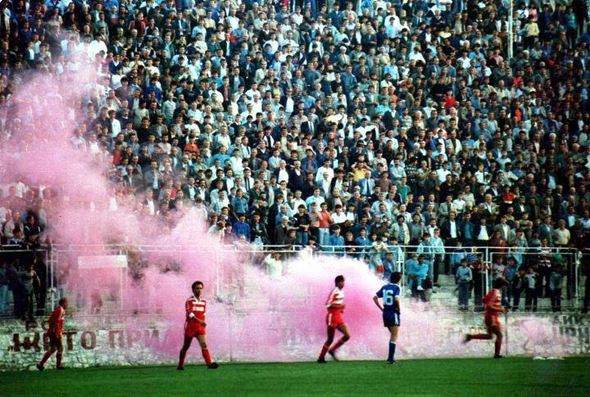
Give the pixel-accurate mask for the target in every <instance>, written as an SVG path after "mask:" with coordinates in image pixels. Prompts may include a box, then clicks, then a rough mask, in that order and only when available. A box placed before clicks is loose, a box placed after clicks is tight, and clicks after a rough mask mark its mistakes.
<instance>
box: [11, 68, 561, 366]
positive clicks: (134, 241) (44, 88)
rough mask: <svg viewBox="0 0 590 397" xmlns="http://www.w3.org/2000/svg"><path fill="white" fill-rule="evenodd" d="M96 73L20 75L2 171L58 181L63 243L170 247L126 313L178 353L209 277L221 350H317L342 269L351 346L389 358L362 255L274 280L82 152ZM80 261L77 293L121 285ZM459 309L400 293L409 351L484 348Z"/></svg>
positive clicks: (132, 294)
mask: <svg viewBox="0 0 590 397" xmlns="http://www.w3.org/2000/svg"><path fill="white" fill-rule="evenodd" d="M94 81H96V76H95V74H94V73H93V72H92V71H89V70H86V71H85V72H80V73H77V74H69V75H68V76H67V77H62V78H55V79H47V78H46V77H44V76H40V75H38V76H34V77H32V78H30V79H29V80H28V81H23V83H22V84H21V85H20V86H19V87H18V88H17V91H16V92H15V94H14V95H13V97H12V98H11V102H12V106H13V108H12V110H11V115H12V117H11V118H10V119H9V123H10V124H13V125H20V127H19V128H16V131H15V133H14V135H13V136H12V137H11V138H10V139H8V140H6V141H4V142H2V146H3V147H2V151H1V153H0V169H1V170H2V172H3V175H2V178H3V180H4V181H5V182H7V181H13V180H15V179H21V180H22V181H23V182H25V183H26V184H27V185H29V186H39V185H42V186H48V187H50V190H49V191H47V192H46V194H45V195H44V207H45V209H46V211H47V214H48V215H47V218H48V226H49V234H50V236H51V239H52V240H54V241H56V242H59V243H61V244H85V247H84V248H83V249H81V250H80V251H79V253H80V254H83V255H104V254H105V252H106V251H105V249H104V248H103V247H102V246H104V245H105V244H112V243H116V244H128V245H129V246H136V247H137V246H144V247H147V246H160V247H168V248H167V249H163V250H161V251H160V252H157V250H156V251H153V252H152V251H150V252H144V253H143V256H142V259H143V260H145V261H146V262H147V266H146V267H145V268H144V269H143V272H142V273H143V277H142V279H141V281H139V282H131V281H129V283H128V285H127V286H125V288H124V296H123V298H124V307H123V309H124V312H125V313H131V312H137V313H143V312H147V313H151V314H152V315H151V316H147V317H141V319H139V318H140V317H137V318H134V317H133V316H128V317H124V320H123V321H125V322H126V323H127V327H128V328H129V329H134V328H137V327H139V328H141V327H145V326H148V325H149V324H152V323H154V322H158V323H159V324H160V326H161V327H163V329H164V332H163V335H164V336H165V338H163V339H164V340H163V342H162V343H161V344H160V345H159V346H157V347H155V350H156V351H157V352H158V353H160V354H162V357H163V358H164V359H166V360H170V361H171V360H173V359H174V358H175V357H176V356H177V353H178V350H179V348H180V345H181V340H182V334H183V323H184V301H185V300H186V299H187V298H188V297H189V296H190V295H191V292H190V285H191V283H192V282H193V281H194V280H196V279H200V280H202V281H204V282H205V284H206V290H205V298H206V299H208V301H209V307H208V318H207V322H208V338H209V346H210V349H211V352H212V354H213V356H214V357H216V358H218V359H225V360H227V359H230V358H231V359H234V360H249V361H295V360H308V359H313V358H314V357H316V355H317V353H318V352H319V349H320V347H321V344H322V343H323V341H324V338H325V332H326V330H325V321H324V318H325V308H324V302H325V299H326V297H327V295H328V293H329V292H330V289H331V288H333V285H334V283H333V280H334V277H335V276H336V275H338V274H343V275H344V276H345V277H346V279H347V281H346V287H345V296H346V298H345V303H346V305H347V307H346V311H345V319H346V321H347V323H348V325H349V328H350V330H351V334H352V339H351V340H350V341H349V342H348V343H347V344H346V345H345V347H344V348H343V350H342V355H343V356H344V357H346V358H358V359H380V358H384V357H385V356H386V352H387V347H388V346H387V341H388V332H387V330H386V329H385V328H383V327H382V323H381V314H380V312H379V311H378V309H377V308H376V307H375V305H374V304H373V302H372V296H373V295H374V293H375V292H376V291H377V290H378V289H379V287H380V286H381V284H382V280H379V279H378V278H377V277H376V276H375V275H373V274H372V273H371V272H370V271H369V270H368V269H367V267H366V266H365V265H364V264H363V263H361V262H359V261H356V260H353V259H347V258H338V257H330V256H321V257H311V256H309V255H306V254H302V255H300V256H298V257H294V258H292V259H291V260H289V261H288V262H287V263H286V268H287V269H286V274H285V275H284V277H283V278H281V279H278V280H277V279H271V278H270V277H268V276H267V275H266V273H265V272H264V271H262V270H261V268H260V266H256V265H252V264H250V263H246V262H245V261H244V259H243V257H241V256H239V255H237V254H235V253H234V252H228V251H227V250H225V249H223V247H222V246H221V245H220V243H219V242H218V241H216V240H215V239H213V238H212V237H211V236H209V235H207V234H206V233H205V225H204V222H203V220H202V219H201V218H199V216H198V215H197V214H196V213H195V212H190V211H189V212H188V213H187V214H186V215H185V216H184V217H183V218H182V219H181V220H180V221H179V222H178V223H177V224H176V226H175V227H174V228H173V229H171V230H170V229H169V228H168V227H166V226H164V225H162V224H160V223H158V221H157V220H154V219H151V218H147V217H144V216H142V214H141V213H138V212H136V211H135V209H134V208H133V206H132V205H130V204H129V200H128V199H126V198H125V197H124V196H121V195H120V194H118V193H117V192H115V191H114V190H113V189H112V188H111V187H110V186H109V184H108V181H107V177H106V172H107V170H108V169H109V168H110V164H111V160H112V159H111V158H110V155H108V154H106V153H104V154H103V153H102V152H100V151H99V152H97V153H94V154H91V153H89V152H87V151H81V150H79V149H77V148H75V147H74V146H73V145H72V144H71V143H70V138H71V136H72V134H73V131H74V130H75V129H76V128H78V127H79V125H78V124H77V120H82V119H83V117H82V114H81V112H82V110H81V109H82V105H83V104H84V103H86V102H87V101H88V99H89V98H90V97H91V96H93V95H94V94H93V91H96V90H101V89H103V87H98V86H96V84H94V83H93V82H94ZM41 94H42V95H41ZM17 118H18V119H17ZM115 197H116V205H114V202H113V200H114V198H115ZM178 247H184V248H178ZM186 247H189V248H186ZM73 257H74V256H72V258H73ZM64 258H67V256H64ZM72 258H70V259H72ZM173 263H174V264H176V265H178V269H177V270H170V269H169V267H173V266H172V264H173ZM74 264H75V262H74V259H72V260H70V261H67V260H64V261H62V262H60V266H61V268H60V269H58V273H59V274H60V277H61V278H62V279H61V281H62V282H64V283H65V286H66V291H67V293H68V294H69V295H70V296H72V297H74V296H84V297H86V300H85V301H86V302H87V301H88V296H89V295H91V294H92V292H93V291H94V290H97V289H103V288H109V284H110V285H111V287H112V285H113V284H115V283H116V281H117V277H116V274H114V273H113V271H112V270H105V271H98V270H94V271H91V272H85V273H84V272H82V273H78V272H76V271H74V270H73V268H74ZM257 265H259V264H257ZM164 268H167V270H166V271H164V270H163V269H164ZM242 276H245V277H246V282H245V284H246V286H245V291H244V294H242V296H240V294H234V295H236V296H235V297H234V298H233V299H230V293H229V292H227V291H229V290H230V288H229V285H230V284H231V283H235V281H236V280H237V278H240V277H242ZM216 287H220V288H216ZM216 292H219V296H215V295H216ZM230 300H231V304H230ZM453 304H454V302H453ZM451 305H452V304H451ZM81 312H82V311H81ZM460 316H463V315H462V314H461V315H460V314H457V313H452V312H450V311H446V312H444V313H437V312H435V311H434V309H429V308H428V307H427V306H424V305H422V304H413V305H410V304H408V302H407V301H406V300H403V301H402V315H401V319H402V331H401V332H400V339H399V341H398V345H399V350H398V351H399V352H400V354H399V356H400V358H404V357H432V356H462V355H482V354H486V355H487V354H488V353H489V352H490V351H491V344H486V343H480V344H476V343H473V344H471V345H469V346H468V348H466V347H465V346H464V345H462V343H461V332H460V331H461V330H459V331H457V329H456V327H454V328H453V326H452V325H450V324H456V323H457V322H458V321H460ZM146 318H149V320H146ZM148 323H149V324H148ZM525 325H526V326H524V327H522V329H521V330H519V331H518V332H515V334H518V335H519V336H516V335H515V336H514V337H515V338H516V339H518V338H521V339H522V340H524V339H526V340H527V341H528V350H526V349H525V350H524V353H528V354H536V352H537V350H535V349H537V348H539V349H540V350H538V351H543V346H545V345H549V344H553V346H552V350H551V352H552V353H554V355H560V354H563V352H565V345H566V343H567V341H566V340H558V341H557V342H558V343H557V345H558V346H557V347H555V341H553V342H551V341H550V340H549V339H550V338H547V335H548V334H551V333H552V328H551V324H550V323H549V322H546V321H542V320H537V319H534V318H530V319H527V320H526V324H525ZM467 330H468V329H465V330H464V331H467ZM560 343H561V344H560ZM521 344H522V343H521ZM195 345H196V343H195ZM522 345H523V346H524V344H522ZM562 345H563V346H562ZM531 346H533V347H532V348H530V347H531ZM523 349H524V348H521V350H520V351H521V353H522V352H523ZM189 360H193V361H196V360H200V352H199V351H198V349H197V348H194V349H192V350H191V351H190V352H189Z"/></svg>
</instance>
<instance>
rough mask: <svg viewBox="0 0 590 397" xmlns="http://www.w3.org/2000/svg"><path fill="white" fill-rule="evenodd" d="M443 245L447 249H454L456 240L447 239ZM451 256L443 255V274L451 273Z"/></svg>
mask: <svg viewBox="0 0 590 397" xmlns="http://www.w3.org/2000/svg"><path fill="white" fill-rule="evenodd" d="M445 245H446V246H447V247H456V246H457V239H456V238H449V239H447V241H445ZM452 256H453V255H451V254H450V253H449V254H448V255H447V254H444V255H443V258H442V259H443V260H444V263H445V274H449V272H450V271H451V257H452ZM453 274H454V273H453Z"/></svg>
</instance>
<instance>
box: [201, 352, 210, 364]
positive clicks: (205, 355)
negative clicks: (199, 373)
mask: <svg viewBox="0 0 590 397" xmlns="http://www.w3.org/2000/svg"><path fill="white" fill-rule="evenodd" d="M201 353H203V358H204V359H205V364H207V365H209V364H211V355H210V354H209V350H208V349H201Z"/></svg>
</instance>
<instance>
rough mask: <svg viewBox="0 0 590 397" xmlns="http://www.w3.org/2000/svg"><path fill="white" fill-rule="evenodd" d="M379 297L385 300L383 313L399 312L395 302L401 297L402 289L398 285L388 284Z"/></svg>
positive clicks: (381, 290)
mask: <svg viewBox="0 0 590 397" xmlns="http://www.w3.org/2000/svg"><path fill="white" fill-rule="evenodd" d="M376 295H377V297H378V298H382V299H383V312H384V313H385V312H397V310H395V300H396V299H397V298H398V297H399V296H400V288H399V285H397V284H391V283H390V284H386V285H384V286H383V287H381V289H380V290H379V291H377V294H376Z"/></svg>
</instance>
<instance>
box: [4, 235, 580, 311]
mask: <svg viewBox="0 0 590 397" xmlns="http://www.w3.org/2000/svg"><path fill="white" fill-rule="evenodd" d="M438 249H439V250H440V251H439V252H428V251H426V250H425V249H424V247H421V246H415V245H414V246H404V245H390V244H387V245H383V247H381V248H380V249H379V250H375V248H374V247H371V246H345V247H335V246H323V247H321V248H319V249H317V250H314V251H311V254H313V255H318V256H320V255H330V256H346V257H352V258H356V259H358V260H361V261H364V262H365V263H367V266H369V267H370V268H371V269H373V270H375V269H376V263H377V262H379V261H382V260H383V259H384V256H385V253H387V252H391V253H392V254H393V262H394V264H395V267H394V269H389V270H395V271H401V272H402V274H403V275H404V277H403V279H402V288H406V287H407V281H408V279H407V268H406V263H407V261H408V259H409V258H410V257H411V256H412V255H414V254H417V253H424V254H425V255H426V256H427V257H428V259H429V260H430V261H434V260H437V261H438V262H439V268H440V274H441V275H451V276H452V275H453V274H454V273H453V269H454V268H455V266H457V264H458V263H459V262H460V259H461V258H463V257H466V258H467V259H468V260H469V262H471V263H472V264H475V267H476V268H478V269H480V270H479V271H478V272H476V274H474V279H475V278H478V280H477V282H478V283H479V284H480V287H481V291H477V293H478V296H479V295H481V296H485V293H487V291H488V290H489V289H490V288H491V281H492V280H493V279H494V277H495V276H496V273H495V269H494V266H493V264H494V260H495V259H496V258H497V257H499V256H503V257H504V258H506V257H508V256H512V257H514V258H515V259H516V262H517V264H518V265H522V266H527V265H530V264H533V263H538V262H539V258H540V256H541V255H544V257H545V258H547V259H548V260H549V261H550V263H552V264H555V263H558V262H559V263H561V264H562V265H563V273H564V279H565V282H564V298H565V301H564V304H563V307H564V308H566V309H570V310H577V309H580V308H581V307H582V301H583V298H584V295H585V294H584V290H585V288H584V285H585V272H584V271H583V268H584V265H585V266H586V267H588V264H589V263H590V250H577V249H574V248H567V247H545V248H543V249H540V248H519V249H515V248H500V249H499V248H495V247H463V248H460V249H458V248H457V247H449V246H446V247H440V248H438ZM206 250H207V249H206V248H204V247H200V246H196V245H195V246H186V245H130V244H125V245H123V244H112V245H91V244H83V245H63V244H54V245H52V246H50V247H45V248H42V249H37V250H25V249H20V248H17V247H2V249H0V261H2V262H3V263H6V264H14V263H17V264H18V263H20V265H21V266H24V264H26V263H29V262H30V261H31V260H32V258H33V257H34V256H35V255H38V256H39V257H40V258H41V259H42V260H41V262H43V263H42V268H43V269H45V270H43V273H44V274H42V275H41V276H42V277H43V280H44V283H43V285H44V286H45V287H46V293H47V306H48V307H47V308H48V309H49V308H51V309H53V308H55V306H56V304H57V301H58V300H59V297H60V296H62V295H64V293H65V290H64V289H67V286H66V285H64V284H63V282H62V281H63V279H64V274H63V272H64V269H66V268H68V267H69V266H71V264H72V263H78V262H79V261H80V258H85V257H88V258H92V257H96V256H113V257H116V256H124V257H127V258H130V257H137V256H149V255H165V256H166V257H167V258H170V259H171V260H174V257H179V256H180V255H183V254H192V253H199V252H202V251H206ZM302 250H306V251H308V252H310V251H309V247H303V246H298V245H290V246H284V245H283V246H281V245H260V244H226V245H224V246H223V247H222V249H221V250H212V251H211V250H210V251H211V252H210V253H211V255H212V256H213V257H221V256H222V255H238V256H239V259H240V260H241V261H243V262H248V263H252V264H254V265H256V264H260V263H262V261H263V260H264V258H265V256H266V255H268V254H270V253H271V252H281V253H282V254H284V256H285V257H287V258H288V257H291V256H293V255H297V253H298V252H300V251H302ZM97 253H99V254H100V255H97ZM437 256H438V258H436V257H437ZM377 258H378V259H377ZM218 261H219V260H218ZM504 263H505V261H504ZM90 265H92V264H90ZM445 269H446V270H447V271H445ZM132 271H133V268H132V267H130V268H129V269H128V270H127V271H123V270H122V269H121V268H119V270H118V277H119V280H120V281H119V287H120V288H123V286H124V283H125V282H127V281H126V278H127V273H128V272H132ZM216 271H217V274H216V277H215V279H216V283H215V290H216V293H217V294H218V295H222V294H224V291H223V290H224V285H223V283H224V277H225V276H226V275H224V274H223V272H224V270H223V266H216ZM480 292H481V294H480ZM119 296H123V294H122V292H120V293H119ZM43 301H45V299H44V300H43ZM123 303H124V302H119V305H120V306H123ZM449 303H451V302H449Z"/></svg>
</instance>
